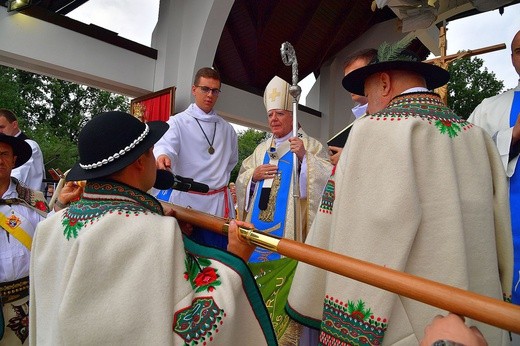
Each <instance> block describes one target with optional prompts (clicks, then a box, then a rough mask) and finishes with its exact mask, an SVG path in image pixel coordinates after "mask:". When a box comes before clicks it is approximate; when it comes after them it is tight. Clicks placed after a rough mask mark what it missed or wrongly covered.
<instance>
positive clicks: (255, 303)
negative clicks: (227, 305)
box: [174, 235, 278, 345]
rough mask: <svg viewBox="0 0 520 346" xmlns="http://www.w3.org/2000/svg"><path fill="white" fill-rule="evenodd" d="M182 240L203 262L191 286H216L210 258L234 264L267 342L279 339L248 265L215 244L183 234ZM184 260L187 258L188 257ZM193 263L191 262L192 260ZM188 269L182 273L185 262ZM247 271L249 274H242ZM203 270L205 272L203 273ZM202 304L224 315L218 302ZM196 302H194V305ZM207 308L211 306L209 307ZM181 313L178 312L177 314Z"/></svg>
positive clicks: (212, 287)
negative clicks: (205, 244)
mask: <svg viewBox="0 0 520 346" xmlns="http://www.w3.org/2000/svg"><path fill="white" fill-rule="evenodd" d="M182 238H183V241H184V248H185V250H186V256H187V258H188V257H192V258H196V259H197V260H198V263H199V264H200V263H202V264H203V265H204V267H203V268H200V269H201V271H200V274H202V275H199V276H197V275H196V276H195V277H198V279H197V280H195V279H193V281H192V282H191V284H192V286H193V285H195V286H198V287H199V288H200V290H201V291H202V290H208V291H210V292H211V291H212V290H214V289H218V288H216V286H218V285H220V280H219V276H218V275H217V273H216V272H215V270H214V269H213V268H212V267H211V266H210V265H211V259H214V260H216V261H219V262H221V263H223V264H224V265H227V266H229V267H230V268H233V269H234V270H235V272H236V273H237V274H239V275H240V277H241V278H242V282H243V285H244V291H245V293H246V296H247V299H248V300H249V303H250V304H251V307H252V310H253V311H254V313H255V315H256V318H257V320H258V323H259V324H260V326H261V328H262V331H263V333H264V335H265V339H266V340H267V342H268V345H277V344H278V342H277V340H276V334H275V332H274V329H273V325H272V324H271V319H270V317H269V313H268V312H267V308H266V307H265V304H264V300H263V299H262V295H261V294H260V291H259V289H258V286H257V285H256V281H255V279H254V277H253V275H252V274H251V272H250V270H249V268H248V266H247V265H246V263H245V262H244V261H242V260H241V259H240V258H239V257H237V256H235V255H233V254H231V253H229V252H225V251H222V250H220V249H217V248H211V247H206V246H202V245H199V244H197V243H196V242H194V241H192V240H190V239H189V238H188V237H186V236H185V235H183V237H182ZM187 261H189V260H188V259H187ZM201 261H202V262H201ZM191 265H193V262H192V263H191ZM186 269H187V273H185V279H189V278H186V275H188V276H189V275H190V274H188V273H189V271H190V267H189V265H188V262H187V268H186ZM246 273H248V275H244V274H246ZM205 274H206V275H205ZM197 303H198V304H197V305H198V306H202V303H203V302H202V301H198V302H197ZM205 303H206V304H205V305H204V306H205V307H210V306H211V309H212V310H211V313H212V314H213V315H214V316H219V317H225V313H224V311H221V310H219V308H218V306H216V305H213V304H209V303H208V302H205ZM194 306H195V305H194ZM208 311H210V310H208ZM177 317H180V316H177ZM179 321H180V319H177V322H179ZM174 328H177V326H176V324H175V323H174Z"/></svg>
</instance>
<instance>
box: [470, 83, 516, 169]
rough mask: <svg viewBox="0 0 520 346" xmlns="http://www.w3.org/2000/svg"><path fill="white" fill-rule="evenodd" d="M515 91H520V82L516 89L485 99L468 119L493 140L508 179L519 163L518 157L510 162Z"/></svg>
mask: <svg viewBox="0 0 520 346" xmlns="http://www.w3.org/2000/svg"><path fill="white" fill-rule="evenodd" d="M515 91H520V82H519V83H518V85H517V86H516V88H514V89H511V90H508V91H506V92H504V93H502V94H500V95H497V96H493V97H489V98H487V99H484V100H483V101H482V102H481V103H480V104H479V105H478V106H477V108H475V110H474V111H473V113H471V115H470V116H469V118H468V121H469V122H472V123H474V124H475V125H477V126H480V127H482V128H483V129H484V130H485V131H486V132H487V133H489V135H490V136H491V137H492V138H493V141H494V142H495V143H496V146H497V148H498V152H499V153H500V159H501V160H502V164H503V165H504V169H505V170H506V174H507V176H508V177H511V176H513V174H514V173H515V168H516V163H517V162H518V156H517V157H515V158H514V159H513V160H511V161H509V150H510V148H511V139H512V136H513V127H511V126H510V124H509V118H510V115H511V106H512V104H513V96H514V93H515Z"/></svg>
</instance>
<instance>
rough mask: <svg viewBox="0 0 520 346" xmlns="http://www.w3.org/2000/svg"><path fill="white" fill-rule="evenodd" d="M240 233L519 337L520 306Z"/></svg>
mask: <svg viewBox="0 0 520 346" xmlns="http://www.w3.org/2000/svg"><path fill="white" fill-rule="evenodd" d="M166 204H167V205H168V206H169V207H171V208H172V209H173V210H174V216H175V217H176V218H177V219H178V220H180V221H184V222H187V223H190V224H192V225H195V226H198V227H202V228H205V229H208V230H211V231H214V232H217V233H220V234H227V232H228V226H229V224H228V220H225V219H222V218H218V217H215V216H213V215H209V214H206V213H203V212H200V211H196V210H193V209H187V208H183V207H180V206H177V205H174V204H169V203H166ZM239 231H240V233H241V235H242V236H243V237H244V238H245V239H247V240H248V241H249V242H250V243H252V244H255V245H257V246H260V247H263V248H266V249H268V250H271V251H276V252H277V253H279V254H281V255H283V256H286V257H290V258H293V259H295V260H297V261H300V262H305V263H307V264H310V265H312V266H316V267H318V268H322V269H324V270H327V271H330V272H334V273H336V274H339V275H343V276H346V277H348V278H351V279H354V280H357V281H361V282H364V283H366V284H369V285H372V286H375V287H379V288H381V289H384V290H387V291H390V292H393V293H396V294H399V295H401V296H404V297H408V298H411V299H414V300H417V301H420V302H423V303H425V304H428V305H432V306H435V307H438V308H440V309H443V310H447V311H450V312H453V313H456V314H458V315H462V316H466V317H469V318H472V319H474V320H477V321H481V322H484V323H487V324H490V325H493V326H496V327H499V328H502V329H505V330H509V331H511V332H514V333H520V306H517V305H514V304H511V303H506V302H503V301H501V300H497V299H493V298H490V297H487V296H483V295H480V294H477V293H473V292H470V291H466V290H463V289H460V288H456V287H452V286H449V285H445V284H442V283H439V282H435V281H432V280H428V279H425V278H421V277H418V276H414V275H411V274H407V273H403V272H400V271H397V270H393V269H389V268H385V267H382V266H380V265H377V264H373V263H370V262H365V261H362V260H359V259H355V258H352V257H349V256H345V255H341V254H338V253H334V252H331V251H327V250H324V249H321V248H317V247H314V246H311V245H307V244H304V243H300V242H297V241H294V240H290V239H285V238H278V237H273V236H271V235H267V234H265V233H262V232H260V231H258V230H255V229H247V228H242V227H240V228H239Z"/></svg>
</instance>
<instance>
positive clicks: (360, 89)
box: [342, 38, 450, 95]
mask: <svg viewBox="0 0 520 346" xmlns="http://www.w3.org/2000/svg"><path fill="white" fill-rule="evenodd" d="M410 42H411V39H408V38H405V39H403V40H401V41H399V42H396V43H395V44H393V45H390V44H388V43H383V44H382V45H381V46H380V47H379V48H378V50H377V55H376V56H375V57H374V59H373V60H372V61H371V62H370V63H369V64H368V65H367V66H365V67H361V68H358V69H356V70H354V71H352V72H350V73H349V74H347V75H346V76H345V77H343V81H342V84H343V87H344V88H345V89H347V91H350V92H351V93H354V94H356V95H364V94H365V80H366V79H367V78H368V77H370V76H371V75H373V74H374V73H377V72H383V71H390V70H401V71H411V72H415V73H418V74H420V75H421V76H423V77H424V79H425V81H426V87H427V88H428V89H430V90H433V89H435V88H438V87H440V86H443V85H444V84H446V83H448V80H449V79H450V73H449V72H448V71H446V70H445V69H443V68H442V67H439V66H436V65H433V64H427V63H424V62H420V61H419V58H418V57H417V55H415V54H414V53H413V52H411V51H409V50H406V47H407V46H408V45H409V44H410Z"/></svg>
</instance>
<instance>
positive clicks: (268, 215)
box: [258, 174, 280, 222]
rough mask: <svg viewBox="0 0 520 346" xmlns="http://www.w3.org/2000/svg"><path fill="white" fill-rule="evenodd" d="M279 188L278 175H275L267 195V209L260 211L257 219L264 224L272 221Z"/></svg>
mask: <svg viewBox="0 0 520 346" xmlns="http://www.w3.org/2000/svg"><path fill="white" fill-rule="evenodd" d="M279 188H280V174H276V176H275V177H274V179H273V184H272V185H271V193H270V194H269V202H268V203H267V209H265V210H262V211H261V212H260V215H259V216H258V218H259V219H260V220H262V221H264V222H271V221H273V219H274V211H275V209H276V196H277V195H278V189H279Z"/></svg>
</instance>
